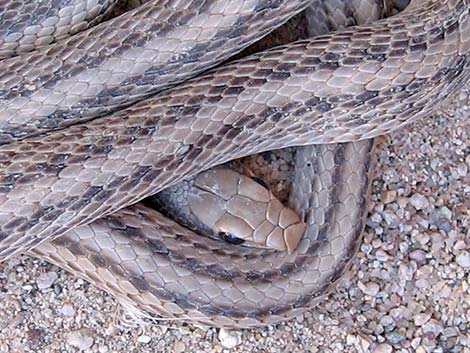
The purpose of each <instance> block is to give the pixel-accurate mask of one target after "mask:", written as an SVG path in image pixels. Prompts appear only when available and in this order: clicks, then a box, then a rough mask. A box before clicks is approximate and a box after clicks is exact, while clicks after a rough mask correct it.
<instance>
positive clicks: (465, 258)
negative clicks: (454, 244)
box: [455, 251, 470, 268]
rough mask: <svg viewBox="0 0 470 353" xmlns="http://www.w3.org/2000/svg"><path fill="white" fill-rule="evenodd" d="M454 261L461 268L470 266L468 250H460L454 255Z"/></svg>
mask: <svg viewBox="0 0 470 353" xmlns="http://www.w3.org/2000/svg"><path fill="white" fill-rule="evenodd" d="M455 262H457V264H459V266H461V267H463V268H469V267H470V252H469V251H462V252H461V253H459V254H458V255H457V256H456V257H455Z"/></svg>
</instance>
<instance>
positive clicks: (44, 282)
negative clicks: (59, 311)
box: [36, 272, 59, 289]
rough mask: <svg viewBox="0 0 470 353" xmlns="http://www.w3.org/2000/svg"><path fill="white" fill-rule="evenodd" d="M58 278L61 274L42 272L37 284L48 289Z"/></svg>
mask: <svg viewBox="0 0 470 353" xmlns="http://www.w3.org/2000/svg"><path fill="white" fill-rule="evenodd" d="M57 278H59V276H58V275H57V273H55V272H45V273H41V274H40V275H39V277H38V279H37V280H36V284H37V285H38V288H39V289H46V288H49V287H50V286H52V284H53V283H54V282H55V281H56V279H57Z"/></svg>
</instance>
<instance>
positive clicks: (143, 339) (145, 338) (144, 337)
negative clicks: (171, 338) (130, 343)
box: [137, 335, 152, 344]
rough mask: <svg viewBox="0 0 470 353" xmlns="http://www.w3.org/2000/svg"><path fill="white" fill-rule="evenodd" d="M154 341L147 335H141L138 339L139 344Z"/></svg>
mask: <svg viewBox="0 0 470 353" xmlns="http://www.w3.org/2000/svg"><path fill="white" fill-rule="evenodd" d="M151 340H152V337H150V336H147V335H141V336H139V337H137V342H139V343H144V344H145V343H149V342H150V341H151Z"/></svg>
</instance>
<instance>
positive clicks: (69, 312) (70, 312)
mask: <svg viewBox="0 0 470 353" xmlns="http://www.w3.org/2000/svg"><path fill="white" fill-rule="evenodd" d="M60 312H61V313H62V315H65V316H74V315H75V309H74V308H73V306H72V304H70V303H65V304H64V305H62V308H60Z"/></svg>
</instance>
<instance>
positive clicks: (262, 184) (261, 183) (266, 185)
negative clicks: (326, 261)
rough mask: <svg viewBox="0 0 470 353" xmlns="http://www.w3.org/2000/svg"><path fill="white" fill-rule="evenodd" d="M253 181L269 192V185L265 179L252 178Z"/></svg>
mask: <svg viewBox="0 0 470 353" xmlns="http://www.w3.org/2000/svg"><path fill="white" fill-rule="evenodd" d="M251 179H252V180H253V181H256V182H257V183H258V184H260V185H261V186H263V187H265V188H266V189H268V190H269V185H268V184H267V183H266V182H265V181H264V180H263V179H261V178H258V177H251Z"/></svg>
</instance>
